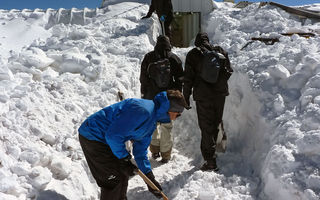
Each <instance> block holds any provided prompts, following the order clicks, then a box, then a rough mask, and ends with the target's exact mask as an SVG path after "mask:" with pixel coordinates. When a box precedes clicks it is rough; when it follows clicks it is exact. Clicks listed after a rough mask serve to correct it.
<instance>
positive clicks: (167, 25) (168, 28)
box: [164, 19, 172, 43]
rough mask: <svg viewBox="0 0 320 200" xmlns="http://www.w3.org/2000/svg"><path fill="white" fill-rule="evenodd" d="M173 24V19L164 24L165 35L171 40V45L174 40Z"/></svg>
mask: <svg viewBox="0 0 320 200" xmlns="http://www.w3.org/2000/svg"><path fill="white" fill-rule="evenodd" d="M171 22H172V19H168V20H166V21H165V22H164V30H165V34H166V36H168V38H169V39H170V43H171V40H172V34H171Z"/></svg>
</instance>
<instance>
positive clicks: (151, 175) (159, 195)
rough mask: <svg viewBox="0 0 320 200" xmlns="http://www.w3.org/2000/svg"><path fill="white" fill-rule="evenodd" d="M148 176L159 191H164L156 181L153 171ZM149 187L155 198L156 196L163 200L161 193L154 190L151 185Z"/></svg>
mask: <svg viewBox="0 0 320 200" xmlns="http://www.w3.org/2000/svg"><path fill="white" fill-rule="evenodd" d="M146 176H147V177H148V178H149V179H150V181H152V182H153V183H154V184H155V186H157V188H158V189H159V190H161V191H162V187H161V186H160V184H159V183H158V181H156V179H155V177H154V175H153V173H152V171H151V172H149V173H147V174H146ZM147 186H148V190H149V191H150V192H151V193H152V194H153V195H154V196H156V197H157V198H158V199H160V198H162V195H161V193H160V192H159V191H157V190H154V189H152V188H151V187H150V186H149V185H147Z"/></svg>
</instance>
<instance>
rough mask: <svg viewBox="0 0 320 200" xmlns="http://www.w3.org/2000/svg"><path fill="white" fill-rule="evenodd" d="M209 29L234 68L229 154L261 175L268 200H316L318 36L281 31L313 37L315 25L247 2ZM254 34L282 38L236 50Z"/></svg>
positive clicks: (216, 15)
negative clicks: (292, 34) (289, 35)
mask: <svg viewBox="0 0 320 200" xmlns="http://www.w3.org/2000/svg"><path fill="white" fill-rule="evenodd" d="M207 26H208V27H207V28H206V30H207V31H208V32H209V33H210V36H211V39H212V41H214V42H215V43H217V44H220V45H222V46H223V47H225V48H226V49H227V50H228V51H229V52H230V53H231V57H232V63H233V67H234V68H235V69H236V71H237V73H235V74H234V76H233V77H232V78H231V80H230V89H231V95H230V97H228V101H227V105H226V106H227V107H226V114H225V121H226V127H227V130H228V132H229V133H230V134H229V136H230V137H229V138H230V142H231V148H232V149H231V151H232V152H233V153H236V154H238V153H240V155H239V156H242V157H243V158H244V159H245V160H246V161H248V163H247V164H249V165H250V167H251V168H253V170H254V172H253V173H257V175H259V176H260V177H261V179H262V182H263V188H264V192H265V194H266V195H267V196H268V197H269V198H271V199H317V198H318V197H319V192H320V189H319V185H318V183H319V180H320V176H319V171H318V169H319V166H320V159H319V158H320V156H319V155H320V154H319V153H320V152H319V150H320V148H318V145H316V143H318V142H319V140H320V135H319V130H320V128H319V122H320V118H319V111H320V110H319V109H320V104H319V101H318V99H319V94H320V90H319V89H320V88H319V86H320V85H319V79H318V77H319V72H320V54H319V52H320V37H319V36H317V37H314V38H308V39H306V38H303V37H299V36H298V35H294V36H292V37H284V36H281V35H279V33H285V32H291V31H297V30H298V31H306V32H308V31H310V30H311V31H312V30H313V31H314V32H317V31H319V27H320V24H319V23H317V24H311V21H310V20H307V21H306V22H304V23H302V22H300V20H299V19H298V18H297V17H292V16H290V15H289V14H288V13H286V12H284V11H283V10H281V9H278V8H274V7H271V6H266V7H262V8H258V4H253V5H251V6H249V7H247V8H245V9H243V10H230V9H229V10H224V8H221V9H220V10H218V11H215V12H213V13H212V14H211V15H210V16H209V19H208V22H207ZM259 36H264V37H280V42H278V43H275V44H274V45H271V46H270V45H265V44H264V43H262V42H254V43H252V44H250V45H249V46H247V47H246V48H245V49H243V50H241V48H242V47H243V46H245V45H246V43H247V42H248V41H249V39H250V38H251V37H259ZM247 83H248V84H249V85H247V86H246V84H247ZM316 183H317V184H316Z"/></svg>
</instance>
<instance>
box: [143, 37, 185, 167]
mask: <svg viewBox="0 0 320 200" xmlns="http://www.w3.org/2000/svg"><path fill="white" fill-rule="evenodd" d="M163 58H166V59H168V60H169V63H170V82H169V84H168V86H167V87H163V88H160V87H159V86H158V85H157V83H156V82H155V80H154V79H153V78H152V77H150V73H149V70H148V68H149V67H150V65H151V64H152V63H154V62H156V61H158V60H159V59H163ZM182 77H183V68H182V62H181V60H180V59H179V57H178V56H176V55H175V54H174V53H172V52H171V45H170V41H169V38H168V37H167V36H162V35H160V36H159V37H158V38H157V43H156V46H155V48H154V51H151V52H149V53H147V54H146V55H145V56H144V58H143V61H142V63H141V73H140V83H141V97H142V98H143V99H153V98H154V97H155V95H156V94H158V93H159V92H161V91H165V90H168V89H173V90H179V91H182ZM171 130H172V122H171V121H167V123H161V124H158V126H157V129H156V130H155V132H154V133H153V136H152V140H151V145H150V151H151V153H152V157H153V158H155V159H156V158H158V157H160V154H161V157H162V160H161V162H163V163H166V162H168V161H169V160H170V158H171V150H172V146H173V140H172V136H171Z"/></svg>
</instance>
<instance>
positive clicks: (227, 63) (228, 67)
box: [214, 46, 233, 80]
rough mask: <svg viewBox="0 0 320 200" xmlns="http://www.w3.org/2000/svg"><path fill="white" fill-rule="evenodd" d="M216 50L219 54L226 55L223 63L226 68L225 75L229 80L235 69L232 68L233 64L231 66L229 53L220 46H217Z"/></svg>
mask: <svg viewBox="0 0 320 200" xmlns="http://www.w3.org/2000/svg"><path fill="white" fill-rule="evenodd" d="M214 49H215V50H216V51H218V52H219V53H222V54H223V55H224V57H225V58H226V59H223V60H222V61H221V62H222V65H223V66H224V68H223V70H224V74H225V76H226V78H227V80H228V79H229V78H230V76H231V75H232V73H233V69H232V68H231V64H230V59H229V56H228V52H226V51H225V50H224V49H223V48H222V47H220V46H215V47H214Z"/></svg>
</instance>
